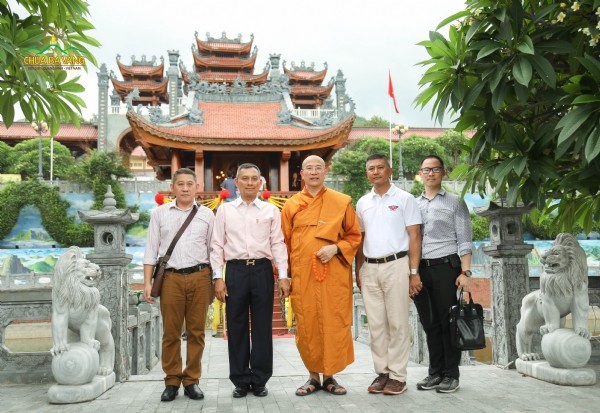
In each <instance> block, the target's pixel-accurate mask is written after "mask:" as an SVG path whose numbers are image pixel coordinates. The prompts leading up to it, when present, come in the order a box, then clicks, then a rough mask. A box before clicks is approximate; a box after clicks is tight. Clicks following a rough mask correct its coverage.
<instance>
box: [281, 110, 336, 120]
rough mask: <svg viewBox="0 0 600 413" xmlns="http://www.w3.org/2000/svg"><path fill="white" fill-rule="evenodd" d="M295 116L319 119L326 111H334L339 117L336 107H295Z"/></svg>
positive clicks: (334, 114)
mask: <svg viewBox="0 0 600 413" xmlns="http://www.w3.org/2000/svg"><path fill="white" fill-rule="evenodd" d="M292 112H293V114H294V116H297V117H299V118H305V119H319V118H320V117H321V116H323V115H324V114H326V113H333V116H334V117H337V110H336V109H294V110H293V111H292Z"/></svg>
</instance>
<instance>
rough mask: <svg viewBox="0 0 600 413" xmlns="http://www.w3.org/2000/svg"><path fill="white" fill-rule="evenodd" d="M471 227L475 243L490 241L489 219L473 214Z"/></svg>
mask: <svg viewBox="0 0 600 413" xmlns="http://www.w3.org/2000/svg"><path fill="white" fill-rule="evenodd" d="M471 227H472V230H473V241H483V240H485V239H490V223H489V220H488V219H487V218H485V217H481V216H479V215H475V214H471Z"/></svg>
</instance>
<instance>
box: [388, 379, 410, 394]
mask: <svg viewBox="0 0 600 413" xmlns="http://www.w3.org/2000/svg"><path fill="white" fill-rule="evenodd" d="M405 391H406V382H403V381H400V380H395V379H388V381H387V383H386V384H385V388H384V389H383V394H389V395H396V394H401V393H404V392H405Z"/></svg>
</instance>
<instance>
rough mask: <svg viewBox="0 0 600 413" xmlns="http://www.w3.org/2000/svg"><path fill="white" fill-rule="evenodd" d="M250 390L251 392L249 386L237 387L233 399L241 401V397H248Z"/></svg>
mask: <svg viewBox="0 0 600 413" xmlns="http://www.w3.org/2000/svg"><path fill="white" fill-rule="evenodd" d="M248 390H250V387H249V386H248V385H247V384H240V385H239V386H235V389H233V397H234V398H236V399H239V398H240V397H246V395H247V394H248Z"/></svg>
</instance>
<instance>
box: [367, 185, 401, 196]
mask: <svg viewBox="0 0 600 413" xmlns="http://www.w3.org/2000/svg"><path fill="white" fill-rule="evenodd" d="M398 190H399V189H398V187H397V186H396V185H394V184H391V185H390V187H389V188H388V190H387V191H386V193H385V194H383V195H382V196H381V197H382V198H383V197H384V196H391V195H394V193H395V192H396V191H398ZM371 195H372V197H373V198H375V197H376V196H379V194H377V193H376V192H375V188H373V187H372V188H371Z"/></svg>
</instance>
